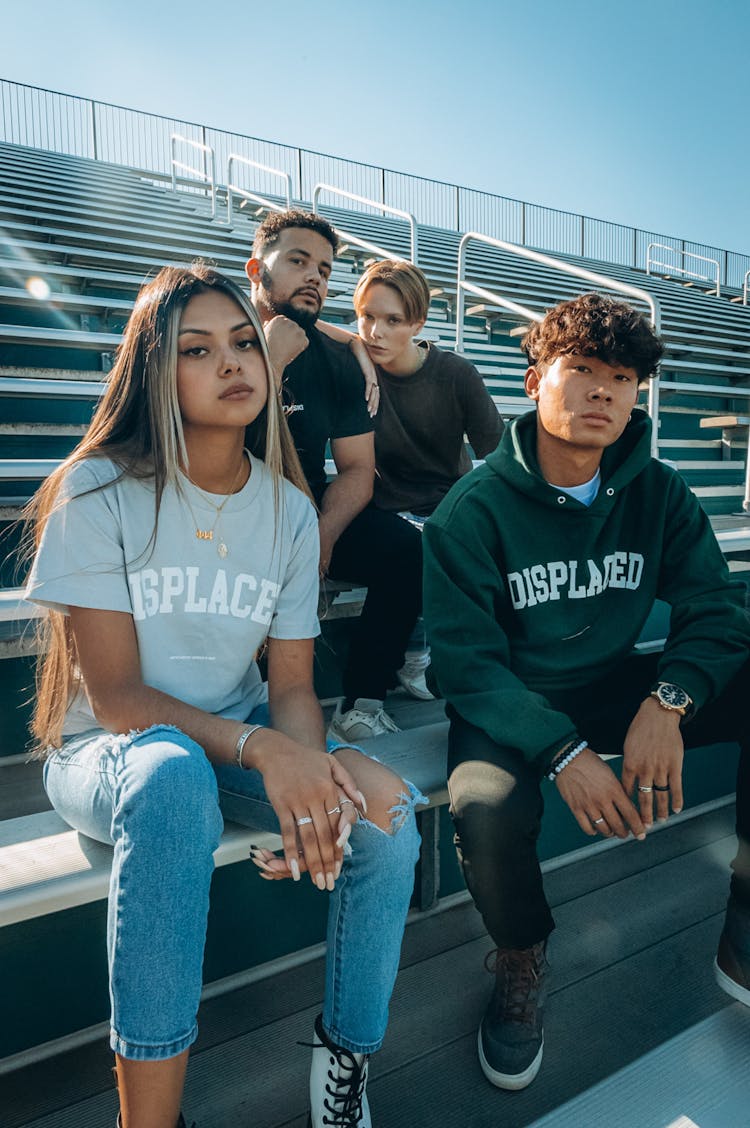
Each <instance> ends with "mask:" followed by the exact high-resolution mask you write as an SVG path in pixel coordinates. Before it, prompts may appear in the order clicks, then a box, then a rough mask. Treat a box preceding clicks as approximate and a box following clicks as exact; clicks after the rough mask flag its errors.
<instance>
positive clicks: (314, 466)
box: [282, 328, 373, 504]
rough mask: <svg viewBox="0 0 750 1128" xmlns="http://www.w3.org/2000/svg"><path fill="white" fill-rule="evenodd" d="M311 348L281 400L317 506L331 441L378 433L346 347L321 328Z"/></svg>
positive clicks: (290, 372) (289, 372)
mask: <svg viewBox="0 0 750 1128" xmlns="http://www.w3.org/2000/svg"><path fill="white" fill-rule="evenodd" d="M305 332H306V333H307V339H308V340H309V342H310V344H309V346H308V347H307V348H306V349H305V351H304V352H303V353H300V355H299V356H298V357H297V358H296V360H293V361H292V363H291V364H289V365H287V368H286V370H285V372H284V378H283V381H282V401H283V404H284V410H285V413H286V421H287V423H288V424H289V430H290V431H291V432H292V438H293V439H294V445H295V446H296V448H297V454H298V455H299V458H300V462H301V463H302V469H303V470H304V472H305V477H306V478H307V481H308V484H309V486H310V489H311V491H312V494H313V497H314V498H315V500H316V502H317V503H318V504H320V499H321V498H322V496H323V493H324V491H325V488H326V475H325V459H326V444H327V443H328V440H329V439H345V438H349V437H350V436H352V435H366V434H369V433H370V432H371V431H372V429H373V423H372V420H371V419H370V416H369V415H368V414H367V405H366V403H365V384H364V378H363V376H362V370H361V368H360V367H359V365H358V364H357V361H356V360H355V358H354V356H353V354H352V351H351V349H350V348H349V347H348V346H347V345H343V344H340V343H339V342H338V341H332V340H331V338H330V337H326V335H325V334H324V333H321V332H320V330H319V329H316V328H312V329H307V330H305Z"/></svg>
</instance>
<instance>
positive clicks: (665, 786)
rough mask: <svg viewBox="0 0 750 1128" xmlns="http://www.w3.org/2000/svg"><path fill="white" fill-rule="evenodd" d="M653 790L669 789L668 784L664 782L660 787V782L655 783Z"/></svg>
mask: <svg viewBox="0 0 750 1128" xmlns="http://www.w3.org/2000/svg"><path fill="white" fill-rule="evenodd" d="M654 791H669V784H668V783H666V784H664V786H663V787H662V786H661V784H658V783H655V784H654Z"/></svg>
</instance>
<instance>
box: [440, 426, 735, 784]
mask: <svg viewBox="0 0 750 1128" xmlns="http://www.w3.org/2000/svg"><path fill="white" fill-rule="evenodd" d="M650 431H651V423H650V420H649V418H648V416H647V415H646V414H645V413H644V412H642V411H634V412H633V415H632V419H631V422H630V423H629V424H628V426H627V427H626V428H625V430H624V432H623V434H622V435H621V436H620V438H619V439H618V440H617V442H615V443H613V444H612V446H611V447H608V448H607V449H606V450H605V451H604V454H603V456H602V462H601V486H600V489H599V493H598V495H597V497H596V499H595V500H594V502H593V504H592V505H591V506H589V507H586V506H585V505H583V504H581V502H579V501H576V500H575V499H574V498H572V497H570V496H569V495H567V494H564V493H562V492H561V491H560V490H556V489H555V488H554V486H550V485H549V484H548V483H547V482H546V481H545V480H544V478H543V477H542V475H541V472H540V470H539V466H538V463H537V459H536V411H532V412H529V413H528V414H527V415H524V416H522V417H521V418H519V419H516V420H515V422H514V423H513V424H512V425H511V426H510V427H506V429H505V432H504V433H503V436H502V438H501V440H500V445H499V446H498V448H497V449H496V450H495V451H494V452H493V453H492V454H490V455H489V456H488V458H487V461H486V463H485V465H484V466H481V467H480V468H479V469H478V470H475V471H474V472H473V473H471V474H468V475H467V476H466V477H464V478H462V479H461V480H460V481H459V482H457V483H456V485H455V486H454V487H453V488H452V489H451V491H450V492H449V493H448V495H447V496H446V497H445V499H444V500H443V501H442V502H441V503H440V505H439V506H438V508H437V509H436V511H435V513H434V514H433V516H432V518H431V519H430V520H429V521H428V522H427V524H426V525H425V530H424V556H425V578H424V615H425V621H426V624H427V633H428V638H429V642H430V646H431V648H432V667H431V680H432V681H433V682H434V684H435V686H436V688H437V689H438V690H439V692H440V694H441V695H442V696H443V697H444V698H446V700H447V701H448V702H450V704H451V705H452V706H453V707H454V708H455V709H456V711H457V712H458V713H459V715H460V716H462V717H463V718H464V719H465V720H466V721H468V722H469V723H470V724H473V725H475V726H476V727H477V728H480V729H483V730H484V732H486V733H487V734H488V735H489V736H490V737H491V738H492V739H493V740H494V741H496V742H497V743H498V744H502V745H507V746H510V747H513V748H517V749H518V750H519V751H520V752H521V753H522V755H523V756H524V757H525V758H526V759H528V760H530V761H537V762H538V763H539V764H540V766H542V767H546V766H547V765H548V764H549V762H550V761H551V760H552V758H553V757H554V755H555V754H556V753H557V751H558V750H559V749H560V748H561V747H562V746H563V745H564V744H565V743H566V741H568V740H573V739H574V738H575V737H576V736H577V733H576V729H575V725H574V724H573V722H572V721H571V719H570V718H569V717H567V716H566V715H565V713H564V712H562V711H560V709H558V708H553V706H552V705H551V704H550V702H549V700H548V697H550V696H551V697H553V698H554V699H555V700H556V701H558V702H559V701H560V700H561V694H564V691H566V690H570V689H578V688H581V687H584V686H586V685H588V684H590V683H592V682H595V681H598V680H599V679H601V678H604V677H606V676H607V675H608V674H610V673H612V672H613V671H614V670H615V669H616V668H617V666H618V665H619V664H620V663H621V662H622V661H623V659H624V658H626V657H627V656H628V655H629V654H630V652H631V651H632V649H633V646H634V645H635V643H636V641H637V639H638V637H639V635H640V633H641V630H642V628H643V626H644V623H645V622H646V619H647V617H648V615H649V612H650V611H651V608H652V606H653V603H654V600H655V599H656V598H659V599H662V600H664V601H665V602H666V603H668V604H670V605H671V626H670V633H669V638H668V639H667V644H666V646H665V648H664V653H663V654H662V656H661V659H660V662H659V679H660V680H662V681H670V682H676V683H677V684H678V685H680V686H682V687H683V688H684V689H685V690H686V691H687V692H688V693H689V694H690V696H691V697H692V699H693V702H694V704H695V707H696V708H700V707H701V706H702V705H704V704H705V703H706V702H707V701H708V700H710V699H712V698H714V697H716V696H717V695H718V694H719V693H720V692H721V690H722V689H723V688H724V686H725V685H726V684H727V682H728V681H729V680H730V678H731V677H732V675H733V674H734V673H735V672H737V671H738V670H739V668H740V667H741V666H742V664H743V662H744V661H745V659H746V657H747V652H748V647H749V646H750V627H749V624H748V617H747V615H746V613H745V610H744V591H745V589H744V585H743V584H738V583H735V582H732V581H731V580H730V576H729V571H728V568H727V565H726V562H725V560H724V557H723V555H722V553H721V550H720V549H719V546H718V544H717V543H716V539H715V537H714V535H713V532H712V530H711V527H710V524H709V522H708V519H707V517H706V515H705V513H704V512H703V510H702V509H701V507H700V505H699V504H698V502H697V501H696V499H695V497H694V496H693V494H692V493H691V492H690V490H689V488H688V487H687V486H686V484H685V482H684V481H683V479H682V478H681V477H680V475H679V474H678V473H676V472H675V471H674V470H671V469H670V468H669V467H667V466H665V465H664V464H663V463H661V462H658V461H656V460H655V459H653V458H651V456H650V452H649V438H650Z"/></svg>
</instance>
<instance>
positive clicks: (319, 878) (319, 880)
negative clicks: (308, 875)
mask: <svg viewBox="0 0 750 1128" xmlns="http://www.w3.org/2000/svg"><path fill="white" fill-rule="evenodd" d="M315 884H316V885H317V887H318V889H319V890H320V891H321V893H322V892H323V890H324V889H325V887H326V879H325V878H324V877H323V874H322V873H316V874H315Z"/></svg>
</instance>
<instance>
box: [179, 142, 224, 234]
mask: <svg viewBox="0 0 750 1128" xmlns="http://www.w3.org/2000/svg"><path fill="white" fill-rule="evenodd" d="M169 144H170V164H171V168H172V191H173V192H175V191H177V169H178V168H179V169H182V171H183V172H189V173H192V175H193V176H197V177H198V179H199V180H202V181H203V182H204V183H205V184H207V185H208V187H209V192H210V194H211V218H212V219H215V218H216V154H215V153H214V151H213V149H212V148H211V146H210V145H203V144H202V143H201V142H200V141H191V139H190V138H189V137H183V136H182V134H181V133H173V134H172V135H171V137H170V139H169ZM177 145H190V146H191V147H192V148H193V149H200V151H201V152H202V153H203V168H194V167H193V166H192V165H189V164H185V162H184V161H180V160H178V159H177V157H176V156H175V147H176V146H177ZM207 158H208V163H209V164H210V171H208V170H207V169H206V163H207Z"/></svg>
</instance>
